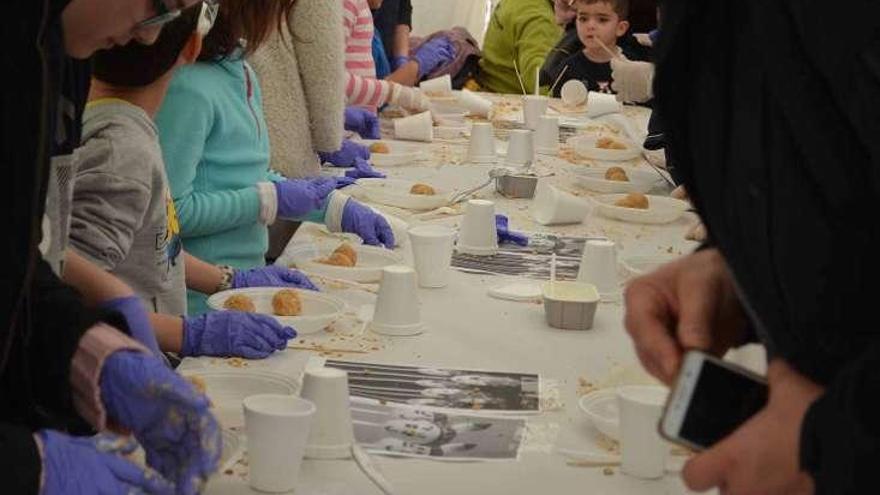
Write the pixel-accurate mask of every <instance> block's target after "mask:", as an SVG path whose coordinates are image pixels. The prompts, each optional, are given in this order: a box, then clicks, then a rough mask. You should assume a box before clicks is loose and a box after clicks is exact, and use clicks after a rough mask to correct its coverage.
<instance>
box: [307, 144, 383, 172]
mask: <svg viewBox="0 0 880 495" xmlns="http://www.w3.org/2000/svg"><path fill="white" fill-rule="evenodd" d="M318 156H320V157H321V161H322V162H324V163H329V164H330V165H333V166H334V167H352V166H354V162H355V160H356V159H358V158H361V159H363V160H369V159H370V149H369V148H367V147H366V146H364V145H362V144H358V143H355V142H354V141H352V140H350V139H344V140H343V141H342V147H341V148H339V151H334V152H333V153H324V152H319V153H318Z"/></svg>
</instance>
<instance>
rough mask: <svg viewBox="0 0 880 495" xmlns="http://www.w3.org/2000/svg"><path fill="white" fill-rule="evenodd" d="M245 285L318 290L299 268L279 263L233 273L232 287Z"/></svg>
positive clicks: (243, 286) (237, 287) (238, 287)
mask: <svg viewBox="0 0 880 495" xmlns="http://www.w3.org/2000/svg"><path fill="white" fill-rule="evenodd" d="M245 287H294V288H297V289H308V290H318V288H317V287H316V286H315V284H313V283H312V281H311V280H309V277H307V276H305V274H303V273H302V272H301V271H299V270H292V269H290V268H286V267H283V266H278V265H269V266H260V267H257V268H250V269H247V270H235V271H234V272H233V273H232V288H233V289H241V288H245Z"/></svg>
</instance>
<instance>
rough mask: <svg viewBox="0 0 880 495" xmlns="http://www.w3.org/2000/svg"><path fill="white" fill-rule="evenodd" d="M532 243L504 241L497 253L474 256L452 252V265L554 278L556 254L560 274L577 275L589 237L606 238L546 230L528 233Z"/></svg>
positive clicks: (571, 277) (565, 277)
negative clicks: (570, 235)
mask: <svg viewBox="0 0 880 495" xmlns="http://www.w3.org/2000/svg"><path fill="white" fill-rule="evenodd" d="M526 234H527V235H528V236H529V244H528V246H517V245H515V244H501V245H500V246H499V249H498V253H497V254H495V255H493V256H472V255H468V254H463V253H459V252H456V253H454V254H453V255H452V267H453V268H455V269H457V270H461V271H465V272H472V273H485V274H491V275H508V276H515V277H525V278H531V279H537V280H547V279H549V278H550V259H551V257H552V255H553V254H554V253H555V254H556V278H557V279H558V280H574V279H576V278H577V274H578V268H579V266H580V260H581V255H582V254H583V252H584V245H585V244H586V242H587V241H588V240H605V239H603V238H598V237H597V238H587V237H565V236H557V235H553V234H545V233H538V234H535V233H526Z"/></svg>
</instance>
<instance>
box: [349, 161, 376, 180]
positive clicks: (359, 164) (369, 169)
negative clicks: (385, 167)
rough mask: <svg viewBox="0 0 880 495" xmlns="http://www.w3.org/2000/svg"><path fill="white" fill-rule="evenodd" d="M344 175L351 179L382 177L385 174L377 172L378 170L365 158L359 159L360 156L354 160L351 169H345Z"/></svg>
mask: <svg viewBox="0 0 880 495" xmlns="http://www.w3.org/2000/svg"><path fill="white" fill-rule="evenodd" d="M345 176H346V177H350V178H352V179H384V178H385V174H383V173H382V172H379V171H378V170H375V169H373V166H372V165H370V162H368V161H366V160H361V159H360V158H358V159H356V160H355V161H354V167H353V168H352V169H351V170H346V171H345Z"/></svg>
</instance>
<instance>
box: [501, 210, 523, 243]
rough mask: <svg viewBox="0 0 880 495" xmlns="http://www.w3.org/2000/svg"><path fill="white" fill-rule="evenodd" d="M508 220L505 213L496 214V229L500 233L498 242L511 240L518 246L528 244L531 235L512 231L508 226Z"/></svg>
mask: <svg viewBox="0 0 880 495" xmlns="http://www.w3.org/2000/svg"><path fill="white" fill-rule="evenodd" d="M507 225H508V220H507V217H506V216H504V215H495V230H496V231H497V233H498V244H503V243H505V242H510V243H513V244H516V245H517V246H528V245H529V237H528V236H527V235H525V234H521V233H518V232H511V231H510V230H508V228H507Z"/></svg>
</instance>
